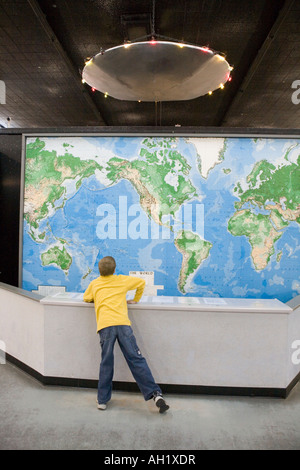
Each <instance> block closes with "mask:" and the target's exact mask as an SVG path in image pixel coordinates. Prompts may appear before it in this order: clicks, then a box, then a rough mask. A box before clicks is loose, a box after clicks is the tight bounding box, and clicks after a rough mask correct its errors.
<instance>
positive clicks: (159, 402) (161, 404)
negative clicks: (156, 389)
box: [153, 395, 170, 413]
mask: <svg viewBox="0 0 300 470" xmlns="http://www.w3.org/2000/svg"><path fill="white" fill-rule="evenodd" d="M153 400H154V402H155V404H156V406H157V408H159V412H160V413H165V412H166V411H167V410H168V409H169V408H170V407H169V405H167V403H166V402H165V400H164V399H163V397H162V395H156V396H154V397H153Z"/></svg>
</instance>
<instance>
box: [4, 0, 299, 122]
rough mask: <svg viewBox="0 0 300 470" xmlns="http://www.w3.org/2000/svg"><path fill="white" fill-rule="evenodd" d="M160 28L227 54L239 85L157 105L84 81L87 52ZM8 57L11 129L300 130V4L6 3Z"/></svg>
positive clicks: (211, 0) (236, 0)
mask: <svg viewBox="0 0 300 470" xmlns="http://www.w3.org/2000/svg"><path fill="white" fill-rule="evenodd" d="M153 12H154V15H153ZM153 27H154V28H155V32H156V34H158V35H160V36H164V37H168V38H172V39H178V40H179V41H185V42H187V43H192V44H196V45H199V46H209V47H211V48H212V49H214V50H217V51H221V52H223V53H225V55H226V59H227V61H228V62H229V63H230V65H232V66H233V67H234V70H233V71H232V81H231V82H230V83H229V82H228V83H227V84H226V86H225V88H224V90H217V91H216V92H214V93H213V95H211V96H208V95H206V96H203V97H199V98H197V99H193V100H189V101H177V102H162V103H157V104H155V103H138V102H131V101H120V100H117V99H114V98H111V97H107V98H105V97H104V95H103V94H102V93H101V92H99V91H95V92H93V91H92V90H91V88H90V87H89V86H88V85H86V84H82V83H81V72H82V69H83V67H84V63H85V59H86V58H87V57H91V56H94V55H95V54H97V53H98V52H99V51H100V49H101V48H102V49H104V50H105V49H108V48H110V47H113V46H117V45H120V44H123V43H124V41H126V40H135V39H137V38H139V37H142V36H145V35H147V34H150V32H151V28H152V29H153ZM0 54H1V59H0V80H1V81H2V84H3V82H4V84H5V86H6V102H5V103H2V104H0V125H1V126H2V127H9V126H10V127H17V128H31V127H35V128H37V127H38V128H49V127H52V128H53V127H70V126H72V127H73V126H175V125H181V126H197V127H198V126H218V127H220V126H223V127H247V128H283V129H285V128H288V129H297V128H299V127H300V125H299V124H300V103H299V104H297V101H298V100H297V99H296V100H295V99H293V100H292V96H293V93H294V97H298V98H300V92H299V93H298V94H297V88H296V89H295V88H292V87H293V86H294V87H295V86H296V87H297V86H298V87H299V89H300V0H286V1H284V0H156V1H155V2H154V1H153V0H136V1H134V0H70V1H67V0H39V1H38V0H0ZM297 81H298V83H297ZM2 101H3V98H2ZM293 101H294V102H293ZM299 101H300V99H299ZM8 118H10V120H8Z"/></svg>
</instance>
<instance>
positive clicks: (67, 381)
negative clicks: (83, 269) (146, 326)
mask: <svg viewBox="0 0 300 470" xmlns="http://www.w3.org/2000/svg"><path fill="white" fill-rule="evenodd" d="M6 360H7V361H8V362H10V363H11V364H13V365H15V366H17V367H18V368H19V369H21V370H22V371H24V372H26V373H27V374H29V375H30V376H31V377H33V378H35V379H36V380H38V381H39V382H40V383H42V384H43V385H47V386H64V387H80V388H97V385H98V380H92V379H80V378H74V377H70V378H69V377H49V376H44V375H42V374H41V373H40V372H37V371H36V370H34V369H32V368H31V367H29V366H28V365H27V364H24V363H23V362H21V361H19V360H18V359H16V358H15V357H13V356H11V355H10V354H6ZM299 380H300V373H299V374H297V376H296V377H295V378H294V379H293V380H292V381H291V383H290V384H289V385H288V386H287V387H286V388H275V387H231V386H229V387H226V386H215V385H186V384H185V385H180V384H159V385H160V387H161V389H162V391H163V393H176V394H186V395H226V396H250V397H273V398H287V397H288V395H289V394H290V392H291V391H292V389H293V388H294V387H295V386H296V385H297V383H298V381H299ZM113 390H118V391H123V392H139V388H138V386H137V384H136V383H135V382H121V381H113Z"/></svg>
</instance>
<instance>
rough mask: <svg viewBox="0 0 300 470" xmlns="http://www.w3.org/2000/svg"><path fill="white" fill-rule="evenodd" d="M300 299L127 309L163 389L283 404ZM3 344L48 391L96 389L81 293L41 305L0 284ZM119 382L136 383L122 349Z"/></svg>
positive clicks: (184, 301)
mask: <svg viewBox="0 0 300 470" xmlns="http://www.w3.org/2000/svg"><path fill="white" fill-rule="evenodd" d="M299 299H300V297H299V298H298V300H297V299H292V300H291V302H289V303H288V304H283V303H282V302H280V301H278V300H276V299H259V300H258V299H219V298H216V299H213V298H204V297H202V298H191V297H161V296H159V297H143V298H142V300H141V301H140V303H139V304H136V305H129V317H130V319H131V321H132V327H133V329H134V332H135V336H136V338H137V342H138V345H139V347H140V349H141V351H142V353H143V355H144V356H145V357H146V359H147V361H148V363H149V366H150V368H151V370H152V372H153V375H154V377H155V380H156V381H157V382H158V383H160V384H161V385H162V388H163V389H165V390H167V391H187V392H193V393H228V394H253V395H270V396H272V395H274V396H287V394H288V393H289V391H290V389H291V388H292V387H293V385H295V383H296V382H297V380H298V378H299V377H298V376H299V373H300V365H299V364H294V363H293V361H292V354H293V352H294V349H292V344H293V342H295V341H296V340H300V301H299ZM1 340H2V341H3V342H4V343H5V345H6V352H7V356H8V357H9V358H11V359H13V360H15V361H16V362H18V363H19V364H21V365H22V364H23V365H24V364H25V365H26V366H27V369H28V370H29V371H31V372H36V373H37V378H39V379H40V380H42V381H43V382H44V383H57V384H62V383H66V384H70V385H76V384H81V385H82V384H83V385H86V386H95V385H96V381H97V379H98V373H99V363H100V346H99V338H98V335H97V334H96V320H95V313H94V305H93V304H87V303H85V302H83V300H82V294H77V293H65V294H57V295H55V296H48V297H44V298H38V296H36V297H34V296H32V295H31V294H28V293H27V294H26V292H25V291H22V290H21V289H16V288H9V286H6V285H3V284H1V283H0V341H1ZM299 357H300V354H299ZM0 367H1V366H0ZM114 381H115V386H116V387H119V388H120V387H121V385H122V386H123V387H124V386H125V388H126V384H128V385H130V384H132V383H134V379H133V378H132V376H131V373H130V371H129V369H128V366H127V364H126V363H125V360H124V358H123V356H122V355H121V353H120V350H119V348H118V346H117V347H116V354H115V374H114Z"/></svg>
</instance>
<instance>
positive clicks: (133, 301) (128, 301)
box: [127, 300, 137, 304]
mask: <svg viewBox="0 0 300 470" xmlns="http://www.w3.org/2000/svg"><path fill="white" fill-rule="evenodd" d="M127 303H128V304H137V302H136V301H135V300H127Z"/></svg>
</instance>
